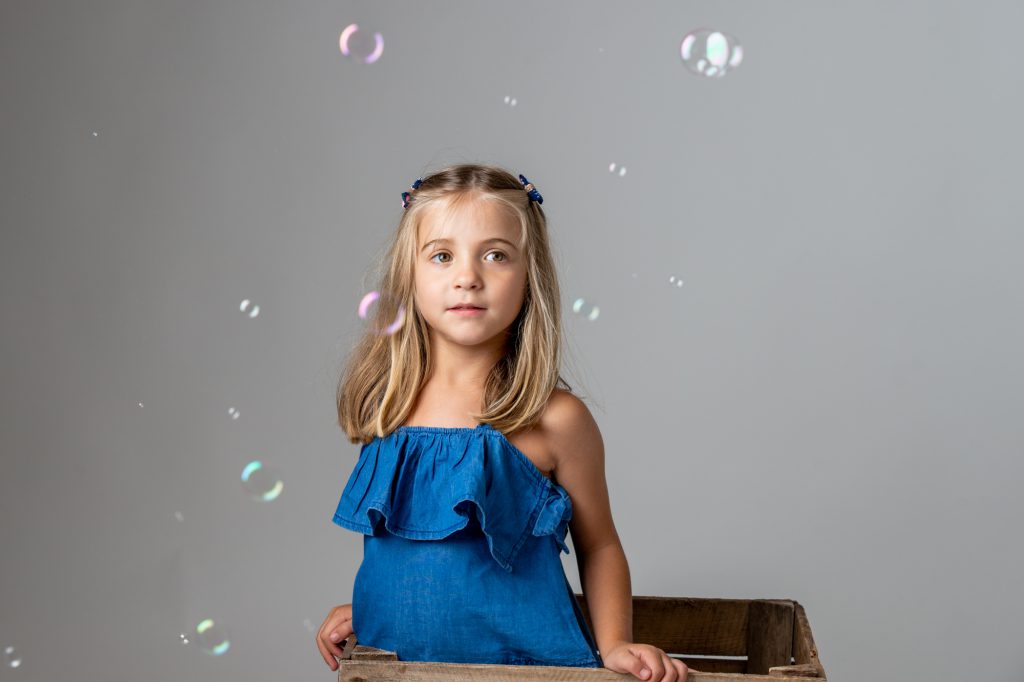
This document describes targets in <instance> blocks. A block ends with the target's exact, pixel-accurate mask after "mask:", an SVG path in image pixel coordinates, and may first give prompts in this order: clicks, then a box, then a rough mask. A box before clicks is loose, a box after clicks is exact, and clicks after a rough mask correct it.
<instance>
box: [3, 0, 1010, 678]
mask: <svg viewBox="0 0 1024 682" xmlns="http://www.w3.org/2000/svg"><path fill="white" fill-rule="evenodd" d="M1022 20H1024V9H1022V6H1021V5H1020V3H1017V2H1012V1H1011V0H1005V1H1003V2H982V3H971V4H970V5H968V4H967V3H952V2H945V3H934V2H930V3H929V2H920V1H919V2H903V3H891V2H858V3H846V4H845V5H843V6H840V5H838V4H836V3H820V2H805V1H801V2H785V3H780V2H745V3H739V2H685V3H681V2H657V3H653V2H652V3H624V2H620V3H600V4H596V3H585V2H580V1H578V0H576V1H568V2H567V1H563V2H533V1H523V2H516V3H476V2H388V3H370V2H358V3H357V2H302V3H271V2H254V1H253V2H240V1H235V2H224V1H218V2H154V1H152V0H150V1H148V2H146V1H142V0H133V1H132V2H127V1H121V2H109V1H104V2H50V1H46V2H44V1H39V0H35V1H31V2H29V1H27V0H18V1H17V2H13V1H11V0H7V1H5V2H3V3H2V4H0V79H2V80H0V93H2V97H3V106H2V109H0V145H2V148H0V154H2V156H0V158H2V164H0V173H2V176H0V219H2V237H3V241H2V248H0V277H2V280H0V315H2V320H3V334H2V338H0V351H2V357H3V362H2V376H0V379H2V387H3V388H2V392H0V396H2V400H3V403H2V406H0V420H2V422H0V424H2V441H0V446H2V457H3V460H2V467H0V511H2V526H0V570H2V582H0V647H3V646H14V647H15V648H16V651H17V653H18V655H20V656H21V658H22V661H23V662H22V665H21V666H20V667H19V668H17V669H10V668H6V667H5V668H2V669H0V678H2V679H3V680H8V679H9V680H25V681H28V680H55V679H61V678H62V677H67V676H71V675H73V676H74V678H75V679H81V680H132V681H135V680H217V681H218V682H229V681H233V680H246V681H247V682H249V681H251V680H272V679H273V680H277V679H324V680H327V679H331V678H333V676H334V673H332V672H330V671H329V670H328V669H327V668H326V666H325V665H324V663H323V661H322V660H321V658H320V656H319V654H318V653H317V651H316V649H315V647H314V644H313V634H312V632H311V630H310V629H309V628H308V627H307V626H308V625H309V624H314V625H315V626H319V623H320V621H321V620H322V619H323V617H324V616H325V615H326V613H327V610H328V609H329V608H330V607H331V606H332V605H334V604H340V603H343V602H346V601H349V599H350V598H351V589H352V580H353V578H354V575H355V572H356V570H357V567H358V565H359V561H360V559H361V547H362V544H361V537H360V536H358V535H357V534H354V533H350V532H348V531H345V530H343V529H340V528H338V527H337V526H334V525H333V524H332V523H331V521H330V516H331V514H332V513H333V510H334V506H335V504H336V503H337V499H338V496H339V495H340V493H341V490H342V488H343V487H344V483H345V481H346V480H347V477H348V475H349V473H350V472H351V470H352V466H353V464H354V462H355V458H356V456H357V455H358V447H357V446H355V445H352V444H350V443H348V441H347V440H346V439H345V438H344V436H343V434H342V432H341V430H340V429H339V428H338V426H337V425H336V414H335V407H334V388H335V382H336V380H337V373H338V371H339V369H340V366H341V361H342V359H343V358H344V355H345V353H346V351H347V349H348V347H349V345H350V344H351V343H352V342H353V341H354V340H355V338H356V335H357V334H358V333H359V331H360V330H361V320H360V319H359V318H358V316H357V315H356V305H357V303H358V301H359V298H360V297H361V296H362V294H363V293H365V291H366V290H367V288H368V286H367V280H366V273H367V268H368V266H369V264H370V262H371V259H372V258H373V257H374V256H375V255H376V254H377V252H378V251H379V249H380V248H381V247H382V246H383V244H384V240H385V238H386V237H387V235H389V234H390V232H391V230H393V227H394V225H395V223H396V222H397V220H398V218H399V215H400V211H401V208H400V198H399V194H400V192H402V191H403V190H404V189H407V188H408V185H409V184H410V183H412V181H413V180H415V178H416V177H417V176H419V175H422V174H423V173H424V172H427V171H430V170H433V169H436V168H438V167H440V166H441V165H443V164H445V163H453V162H463V161H480V162H486V163H496V164H499V165H503V166H505V167H507V168H509V169H510V170H512V171H513V172H515V173H524V174H525V175H526V176H527V177H528V178H529V179H530V180H532V181H534V182H535V183H536V184H537V186H538V188H539V189H540V190H541V192H542V194H543V195H544V197H545V203H544V208H545V210H546V211H547V214H548V216H549V219H550V225H551V232H552V236H553V239H554V247H555V249H556V259H557V262H558V265H559V268H560V276H561V283H562V287H563V304H564V306H565V311H566V333H567V335H568V339H567V347H569V348H570V354H571V355H570V360H571V361H572V364H571V365H570V368H569V372H568V374H567V378H568V379H569V381H570V384H572V385H573V387H574V388H577V389H578V390H580V391H581V392H583V393H584V394H585V395H586V396H587V400H588V404H589V405H590V406H591V409H592V411H593V413H594V415H595V417H596V418H597V420H598V423H599V425H600V427H601V430H602V433H603V436H604V442H605V447H606V452H607V474H608V483H609V488H610V492H611V497H612V510H613V512H614V515H615V520H616V525H617V527H618V530H619V533H620V536H621V538H622V541H623V544H624V547H625V550H626V554H627V556H628V558H629V561H630V568H631V572H632V581H633V591H634V593H635V594H638V595H675V596H700V597H727V598H761V597H767V598H793V599H797V600H798V601H800V602H801V603H803V604H804V606H805V607H806V608H807V611H808V615H809V617H810V621H811V625H812V627H813V630H814V633H815V635H816V638H817V643H818V646H819V649H820V654H821V657H822V660H823V662H824V664H825V666H826V669H827V670H828V672H829V673H830V678H831V679H832V680H835V681H837V682H838V681H839V680H855V679H861V678H862V676H863V675H864V674H867V673H865V672H864V671H866V670H868V671H871V672H870V674H871V675H872V676H873V678H875V679H930V680H952V679H959V678H960V677H961V676H962V675H963V674H964V673H965V672H966V671H971V672H973V673H974V676H975V677H977V678H978V679H982V678H984V679H987V680H1020V679H1022V677H1024V662H1021V659H1020V642H1021V635H1022V628H1021V624H1020V623H1021V621H1020V612H1021V609H1022V607H1024V588H1022V587H1021V586H1020V585H1019V583H1018V582H1017V578H1019V575H1020V573H1021V569H1022V563H1024V562H1022V559H1024V549H1022V546H1021V543H1020V541H1019V528H1020V521H1021V518H1022V511H1024V503H1022V501H1021V500H1022V497H1021V495H1020V494H1019V488H1020V486H1021V483H1022V482H1024V480H1022V479H1024V467H1022V464H1021V459H1020V458H1021V454H1022V436H1024V428H1022V426H1021V420H1020V412H1021V410H1020V405H1021V403H1020V394H1021V387H1022V364H1021V361H1020V348H1021V347H1022V345H1024V323H1022V316H1021V310H1022V294H1024V285H1022V283H1021V279H1020V275H1019V267H1020V260H1021V255H1020V252H1021V247H1022V245H1024V238H1022V236H1021V232H1020V226H1021V217H1022V214H1024V200H1022V196H1024V192H1021V190H1020V186H1019V184H1020V175H1021V174H1020V169H1019V164H1020V159H1021V152H1022V143H1021V135H1020V133H1019V121H1020V120H1021V119H1022V118H1024V111H1022V109H1024V106H1022V104H1024V95H1022V92H1024V90H1022V87H1021V86H1022V84H1024V83H1022V75H1021V74H1022V71H1021V69H1020V63H1021V53H1020V48H1019V38H1020V28H1021V26H1022V25H1024V22H1022ZM352 22H356V23H359V24H360V25H362V26H363V27H364V28H366V29H369V30H373V29H376V30H380V31H381V32H382V33H383V35H384V39H385V47H384V54H383V57H382V58H381V60H380V61H379V62H378V63H376V64H372V65H364V64H358V63H356V62H354V61H351V60H346V59H345V58H343V57H342V55H341V54H340V52H339V50H338V35H339V33H340V31H341V30H342V29H343V28H344V27H345V26H346V25H348V24H349V23H352ZM702 26H710V27H714V28H718V29H721V30H724V31H727V32H728V33H731V34H732V35H735V36H736V37H737V38H738V39H739V40H740V42H741V43H742V45H743V47H744V50H745V60H744V62H743V64H742V65H741V66H740V68H739V69H738V70H737V71H735V72H734V73H732V74H730V75H729V76H728V77H726V78H724V79H720V80H717V79H704V78H700V77H698V76H695V75H693V74H691V73H689V72H688V71H687V70H686V69H685V68H684V66H683V64H682V63H681V60H680V58H679V52H678V50H679V43H680V41H681V39H682V37H683V36H684V35H685V34H686V33H687V32H688V31H690V30H692V29H695V28H699V27H702ZM505 96H512V97H516V99H517V105H516V106H515V107H511V106H507V105H506V104H505V103H504V98H505ZM1014 121H1017V122H1018V123H1017V124H1014V123H1013V122H1014ZM94 131H95V132H96V133H98V134H97V135H93V132H94ZM610 163H617V164H619V165H625V166H626V167H627V174H626V175H625V176H622V177H620V176H618V175H616V174H612V173H609V172H608V165H609V164H610ZM672 276H675V277H679V278H682V279H683V280H684V282H685V284H684V286H683V287H681V288H679V287H676V286H675V285H674V284H672V283H670V281H669V279H670V277H672ZM578 297H583V298H585V299H586V300H587V301H592V302H593V303H595V304H597V305H598V306H599V307H600V311H601V312H600V316H599V318H598V319H597V320H594V321H590V320H587V319H584V318H582V317H580V316H578V315H573V314H572V312H571V305H572V301H573V300H575V299H576V298H578ZM247 298H248V299H251V300H253V301H254V302H255V303H257V304H258V305H259V306H260V314H259V316H258V317H256V318H249V317H248V316H247V315H245V314H243V313H241V312H240V311H239V304H240V302H241V301H242V300H243V299H247ZM140 402H141V403H143V407H139V403H140ZM231 406H234V407H236V408H237V409H239V410H240V412H241V418H240V419H238V420H233V419H231V418H230V417H229V416H228V408H229V407H231ZM251 459H262V460H264V461H266V462H268V463H270V464H273V465H275V466H277V467H278V468H279V469H280V471H281V472H282V475H283V480H284V484H285V485H284V490H283V493H282V495H281V497H280V498H279V499H277V500H275V501H274V502H271V503H259V502H254V501H252V500H250V499H248V498H247V497H246V496H245V495H244V492H243V490H242V488H241V484H240V481H239V475H240V472H241V469H242V467H243V466H244V465H245V463H247V462H248V461H250V460H251ZM175 512H180V513H181V514H182V519H183V520H182V521H178V520H177V519H176V518H175ZM563 560H564V561H565V562H566V568H567V570H568V571H569V575H570V580H571V582H572V583H573V585H574V587H576V588H577V590H578V589H579V580H578V577H577V575H576V573H575V555H571V556H563ZM203 618H213V619H215V620H216V621H217V622H218V623H223V624H224V625H225V626H226V627H227V628H228V630H229V632H230V641H231V648H230V650H229V651H228V652H227V653H226V654H224V655H223V656H220V657H212V656H209V655H206V654H204V653H203V652H202V651H201V650H200V649H198V648H197V646H196V645H195V643H192V644H189V645H182V644H181V643H180V642H179V640H178V635H179V633H182V632H188V631H190V629H192V628H194V627H195V625H196V624H197V623H198V622H199V621H200V620H202V619H203Z"/></svg>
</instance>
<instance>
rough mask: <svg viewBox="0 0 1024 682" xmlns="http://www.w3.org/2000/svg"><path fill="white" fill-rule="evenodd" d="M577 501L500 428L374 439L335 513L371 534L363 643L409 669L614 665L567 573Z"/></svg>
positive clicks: (359, 632)
mask: <svg viewBox="0 0 1024 682" xmlns="http://www.w3.org/2000/svg"><path fill="white" fill-rule="evenodd" d="M571 518H572V501H571V499H570V498H569V495H568V493H567V492H566V491H565V489H564V488H562V487H561V486H559V485H557V484H555V483H553V482H552V481H550V480H549V479H548V478H546V477H545V476H544V475H543V474H542V473H541V472H540V470H539V469H537V467H536V466H535V465H534V464H533V462H531V461H530V459H529V458H528V457H526V455H524V454H523V453H522V452H521V451H519V450H518V449H517V448H516V447H515V446H513V445H512V444H511V443H510V442H509V441H508V440H507V439H506V438H505V436H504V435H502V434H501V432H499V431H497V430H496V429H494V428H493V427H491V426H490V425H489V424H480V425H479V426H477V427H476V428H457V427H432V426H402V427H399V428H398V429H397V430H395V431H394V432H392V433H391V434H389V435H388V436H386V437H385V438H375V439H374V440H373V441H372V442H370V443H367V444H365V445H363V447H362V450H361V451H360V454H359V461H358V462H357V463H356V466H355V468H354V469H353V471H352V474H351V476H350V477H349V480H348V483H347V484H346V486H345V490H344V492H343V493H342V495H341V500H340V501H339V503H338V507H337V509H336V511H335V514H334V518H333V520H334V522H335V523H337V524H338V525H340V526H342V527H344V528H348V529H350V530H354V531H357V532H360V533H363V561H362V564H361V565H360V567H359V572H358V573H357V574H356V580H355V585H354V586H353V594H352V629H353V630H354V631H355V633H356V636H357V638H358V640H359V642H360V643H361V644H364V645H367V646H372V647H377V648H380V649H387V650H389V651H394V652H395V653H396V654H397V655H398V658H399V660H403V661H437V662H446V663H493V664H505V665H562V666H575V667H587V668H599V667H602V665H603V664H602V662H601V658H600V654H599V652H598V651H597V647H596V645H595V644H594V638H593V635H592V634H591V632H590V629H589V628H588V627H587V624H586V621H585V620H584V619H583V614H582V612H581V611H580V608H579V605H578V604H577V603H576V597H575V595H574V594H573V591H572V587H571V585H570V584H569V581H568V579H567V578H566V576H565V571H564V570H563V569H562V562H561V559H560V558H559V556H560V552H565V553H568V552H569V548H568V546H567V545H566V544H565V536H566V533H567V532H568V522H569V520H570V519H571Z"/></svg>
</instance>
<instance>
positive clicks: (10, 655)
mask: <svg viewBox="0 0 1024 682" xmlns="http://www.w3.org/2000/svg"><path fill="white" fill-rule="evenodd" d="M4 665H6V666H7V667H8V668H20V667H21V654H19V653H18V652H16V651H15V650H14V647H13V646H5V647H4Z"/></svg>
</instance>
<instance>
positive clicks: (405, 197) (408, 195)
mask: <svg viewBox="0 0 1024 682" xmlns="http://www.w3.org/2000/svg"><path fill="white" fill-rule="evenodd" d="M422 184H423V178H416V182H414V183H412V188H413V189H419V186H420V185H422ZM411 199H412V194H411V193H409V192H402V208H409V201H410V200H411Z"/></svg>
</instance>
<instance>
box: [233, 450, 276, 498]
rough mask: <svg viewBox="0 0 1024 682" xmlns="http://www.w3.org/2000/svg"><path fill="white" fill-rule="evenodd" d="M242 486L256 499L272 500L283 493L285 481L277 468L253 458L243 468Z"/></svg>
mask: <svg viewBox="0 0 1024 682" xmlns="http://www.w3.org/2000/svg"><path fill="white" fill-rule="evenodd" d="M242 487H243V488H245V491H246V492H247V493H249V496H250V497H252V498H253V499H254V500H259V501H261V502H270V501H271V500H276V499H277V498H278V497H279V496H280V495H281V490H283V489H284V482H283V481H282V480H281V476H280V474H278V472H277V470H276V469H274V468H273V467H268V466H265V465H264V464H263V462H261V461H259V460H253V461H252V462H249V463H248V464H246V465H245V468H244V469H242Z"/></svg>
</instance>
